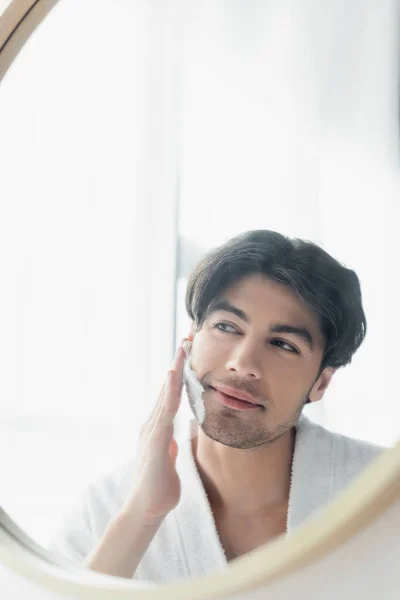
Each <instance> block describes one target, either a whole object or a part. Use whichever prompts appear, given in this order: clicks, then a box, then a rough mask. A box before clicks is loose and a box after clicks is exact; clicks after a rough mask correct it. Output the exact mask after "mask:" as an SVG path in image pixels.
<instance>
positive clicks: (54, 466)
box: [0, 0, 181, 543]
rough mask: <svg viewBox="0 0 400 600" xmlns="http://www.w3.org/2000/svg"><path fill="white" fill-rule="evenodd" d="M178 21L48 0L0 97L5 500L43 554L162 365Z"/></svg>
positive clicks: (145, 407) (148, 7)
mask: <svg viewBox="0 0 400 600" xmlns="http://www.w3.org/2000/svg"><path fill="white" fill-rule="evenodd" d="M177 7H178V5H177V3H176V2H168V3H163V2H160V1H157V0H135V1H132V0H111V1H108V2H107V1H104V0H102V1H99V0H85V2H81V1H80V0H60V2H59V3H58V4H57V5H56V6H55V8H54V9H53V11H52V12H51V13H50V14H49V16H48V17H47V18H46V20H45V21H44V23H43V24H42V25H41V26H40V27H39V28H38V30H37V31H36V32H35V34H34V35H33V37H32V39H31V40H29V41H28V43H27V45H26V47H25V48H24V49H23V50H22V52H21V54H20V56H19V57H18V58H17V60H16V61H15V64H14V65H13V66H12V68H11V69H10V71H9V72H8V74H7V75H6V77H5V79H4V80H3V82H2V85H1V90H0V169H1V175H0V181H1V184H0V185H1V201H0V279H1V288H2V293H1V295H0V331H1V335H0V364H1V377H0V407H1V409H0V413H1V415H0V422H1V431H0V455H1V456H2V459H1V473H2V476H1V484H0V489H1V496H0V503H1V504H3V506H5V507H6V508H7V509H9V510H10V512H11V515H12V516H13V517H14V518H16V519H17V520H18V521H19V522H20V524H21V525H22V526H24V527H26V529H27V530H28V532H30V533H31V534H32V535H34V537H36V538H37V539H39V540H40V541H43V543H44V542H45V541H47V536H48V535H49V534H50V526H51V525H54V524H55V521H56V518H59V517H60V516H61V513H62V512H64V510H66V509H67V508H69V505H70V504H71V502H72V500H73V499H74V498H75V496H76V494H77V493H78V492H79V491H80V489H81V488H82V487H83V486H84V485H86V484H87V483H88V482H89V481H91V480H93V479H95V478H96V477H97V476H99V475H100V474H101V473H103V472H105V471H107V470H108V469H109V468H112V467H113V466H114V465H115V464H117V463H119V462H122V461H125V460H127V459H129V457H130V456H132V455H133V454H134V452H135V446H136V444H135V437H136V435H137V433H138V429H139V426H140V425H141V424H142V423H143V421H144V420H145V418H146V417H147V415H148V414H149V412H150V410H151V408H152V406H153V405H154V403H155V401H156V396H157V395H158V390H159V387H160V385H161V381H162V379H163V377H164V374H165V373H166V371H167V369H168V368H169V365H170V361H171V354H172V351H173V340H174V320H173V314H174V301H175V286H174V278H175V262H176V256H175V247H176V210H177V192H178V168H179V164H178V158H179V154H178V144H179V121H178V116H179V97H178V94H179V73H180V61H181V48H180V40H181V24H180V16H179V15H180V13H179V11H178V9H177ZM51 519H53V521H52V522H51V523H50V521H51Z"/></svg>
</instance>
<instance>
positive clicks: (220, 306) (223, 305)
mask: <svg viewBox="0 0 400 600" xmlns="http://www.w3.org/2000/svg"><path fill="white" fill-rule="evenodd" d="M219 310H222V311H225V312H230V313H232V314H234V315H236V316H237V317H239V319H241V320H242V321H244V322H245V323H250V319H249V317H248V316H247V315H246V313H245V312H244V311H243V310H241V309H240V308H238V307H237V306H234V305H233V304H231V303H230V302H228V301H227V300H220V301H219V302H216V303H215V304H212V305H211V306H210V309H209V311H208V315H210V314H211V313H214V312H217V311H219ZM270 332H271V333H289V334H292V335H296V336H297V337H298V338H300V339H301V340H302V341H303V342H304V343H305V344H306V345H307V346H308V347H309V349H310V350H311V352H312V351H313V350H314V340H313V337H312V335H311V333H310V331H309V330H308V329H307V327H297V326H295V325H289V324H288V323H275V325H273V326H272V327H271V329H270Z"/></svg>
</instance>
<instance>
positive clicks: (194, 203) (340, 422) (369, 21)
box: [178, 0, 400, 444]
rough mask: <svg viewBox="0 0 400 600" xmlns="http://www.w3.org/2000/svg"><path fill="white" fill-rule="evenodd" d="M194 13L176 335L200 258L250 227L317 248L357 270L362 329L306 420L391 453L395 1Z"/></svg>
mask: <svg viewBox="0 0 400 600" xmlns="http://www.w3.org/2000/svg"><path fill="white" fill-rule="evenodd" d="M191 11H192V12H191V18H190V19H188V20H187V27H186V28H185V45H184V47H185V69H184V77H183V89H184V96H183V125H182V132H183V137H182V147H181V152H182V158H181V164H182V188H181V190H182V191H181V194H182V196H181V208H180V222H179V232H180V236H181V240H182V245H181V252H182V260H181V262H180V265H181V268H180V278H179V288H178V289H179V294H178V315H179V319H178V329H179V333H184V332H185V328H186V326H187V318H186V315H185V312H184V308H183V295H184V289H185V284H186V279H187V276H188V273H189V271H190V268H191V267H192V266H193V264H194V262H195V260H197V259H198V258H199V256H200V254H201V251H202V250H204V249H208V248H209V247H211V246H214V245H217V244H220V243H222V242H223V241H225V240H226V239H227V238H229V237H230V236H232V235H235V234H237V233H239V232H241V231H244V230H246V229H255V228H267V229H275V230H277V231H280V232H282V233H284V234H287V235H290V236H295V237H303V238H306V239H309V240H312V241H314V242H317V243H319V244H321V245H322V246H323V247H324V248H325V249H326V250H327V251H328V252H330V253H331V254H332V255H333V256H335V257H336V258H338V259H339V260H341V261H343V262H345V263H346V264H347V265H348V266H350V267H352V268H354V269H355V270H356V271H357V273H358V275H359V277H360V279H361V284H362V289H363V292H364V303H365V310H366V313H367V318H368V321H369V326H370V327H369V332H368V337H367V341H366V342H365V345H364V346H363V347H362V348H361V349H360V350H359V351H358V353H357V354H356V355H355V358H354V363H353V364H352V365H350V366H349V367H347V368H346V369H344V370H343V371H341V372H338V373H337V374H336V376H335V380H334V383H333V385H332V387H331V389H330V390H329V391H328V393H327V395H326V400H325V401H324V402H323V403H319V404H318V405H315V406H310V407H307V408H306V409H305V411H306V413H308V414H309V416H310V417H311V418H313V419H314V420H316V421H318V422H321V423H322V424H324V425H326V426H328V427H330V428H332V429H335V430H338V431H341V432H343V433H345V434H347V435H352V436H355V437H360V438H364V439H369V440H371V441H375V442H377V443H383V444H391V443H392V442H393V441H394V440H395V439H396V438H397V437H398V435H399V434H400V425H399V423H400V402H399V400H398V392H397V387H396V383H395V381H396V379H395V374H396V370H397V369H396V367H397V362H398V356H399V353H398V345H397V340H398V338H399V335H400V325H399V323H398V319H397V317H396V314H397V310H396V309H397V303H398V301H397V295H396V293H395V285H397V278H396V273H397V271H398V269H397V255H398V246H397V244H398V242H397V240H398V222H399V216H400V210H399V199H400V178H399V174H400V172H399V158H400V154H399V143H398V140H399V108H398V106H399V99H398V94H399V55H400V53H399V3H398V1H397V0H352V2H347V1H346V0H332V1H331V2H328V3H327V2H315V0H303V1H302V2H297V0H279V1H277V0H269V1H265V0H250V1H249V0H246V1H241V0H234V1H232V0H231V1H229V2H228V1H226V0H215V1H214V2H196V3H192V4H191ZM187 252H189V253H191V256H190V257H189V259H188V256H187Z"/></svg>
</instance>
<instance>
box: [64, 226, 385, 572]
mask: <svg viewBox="0 0 400 600" xmlns="http://www.w3.org/2000/svg"><path fill="white" fill-rule="evenodd" d="M186 308H187V311H188V314H189V316H190V318H191V320H192V323H193V326H192V330H191V332H190V335H189V340H190V341H191V342H192V351H191V357H190V359H191V367H192V369H193V370H194V371H195V373H196V374H197V378H198V380H199V381H200V383H201V384H202V386H203V388H204V394H203V402H204V409H205V411H204V415H205V416H204V420H203V421H202V422H201V423H198V422H197V421H196V420H194V421H192V422H191V423H190V428H189V431H188V432H187V433H186V434H185V435H184V436H183V437H182V439H180V440H179V441H176V440H175V438H174V428H173V422H174V417H175V416H176V414H177V411H178V408H179V405H180V398H181V389H182V378H183V369H184V362H185V353H184V351H183V349H182V345H181V346H180V347H179V348H178V351H177V354H176V357H175V360H174V364H173V366H172V369H171V370H170V371H169V372H168V378H167V381H166V383H165V385H164V387H163V390H162V392H161V394H160V398H159V402H158V404H157V406H156V408H155V410H154V411H153V414H152V415H151V416H150V418H149V420H148V422H147V423H146V424H145V426H144V427H143V429H142V432H141V439H140V447H139V452H138V460H137V461H136V463H135V465H132V464H129V465H127V466H126V467H124V468H123V469H122V470H121V471H120V472H119V473H116V474H113V475H112V476H110V477H107V478H105V479H104V480H103V481H102V482H100V483H98V484H97V485H95V486H93V487H92V488H91V490H90V491H89V493H88V495H87V497H86V498H85V499H84V501H83V502H82V505H81V506H80V507H79V509H77V510H76V511H75V512H73V513H72V515H71V516H70V519H69V521H68V522H67V523H66V525H65V528H64V531H63V532H62V533H61V534H60V536H59V537H58V540H57V542H56V544H55V547H56V548H57V549H58V550H59V551H61V552H63V553H64V554H66V555H68V556H69V557H70V558H72V559H73V560H75V561H77V562H78V561H83V562H84V564H85V565H86V566H88V567H89V568H91V569H93V570H97V571H100V572H103V573H107V574H110V575H118V576H122V577H133V576H134V577H135V578H138V579H146V580H151V581H154V582H157V583H162V582H167V581H172V580H176V579H184V578H189V577H193V576H199V575H203V574H206V573H208V572H210V571H212V570H213V569H216V568H221V567H223V566H225V565H226V564H227V562H228V561H230V560H232V559H234V558H236V557H238V556H241V555H242V554H244V553H246V552H248V551H250V550H252V549H254V548H257V547H259V546H261V545H263V544H265V543H267V542H268V541H270V540H271V539H274V538H275V537H277V536H279V535H282V534H286V533H290V531H291V530H292V529H293V528H294V527H296V526H298V525H299V524H301V523H303V522H304V521H305V520H306V519H308V518H309V517H311V516H312V515H313V514H315V512H316V511H317V510H319V509H321V508H322V507H324V506H325V505H326V504H327V503H329V502H330V500H332V498H333V497H334V496H335V495H336V494H337V493H338V492H340V491H341V490H342V489H344V488H345V487H346V486H347V485H348V484H349V483H350V481H351V480H352V479H354V477H355V476H356V475H358V474H359V473H360V471H361V470H362V469H363V468H364V467H365V466H366V465H367V464H368V463H369V462H370V461H371V460H372V459H373V458H374V457H375V456H376V455H377V454H378V453H379V452H380V451H381V450H382V448H379V447H377V446H374V445H372V444H369V443H367V442H362V441H359V440H353V439H351V438H348V437H345V436H342V435H339V434H334V433H332V432H329V431H327V430H326V429H324V428H323V427H320V426H318V425H316V424H313V423H312V422H311V421H309V420H308V419H306V418H305V417H304V416H302V410H303V407H304V406H305V404H306V403H308V402H318V401H319V400H321V399H322V397H323V395H324V393H325V391H326V389H327V387H328V385H329V383H330V381H331V379H332V376H333V375H334V373H335V371H336V370H337V369H338V368H340V367H343V366H345V365H346V364H348V363H350V361H351V358H352V356H353V354H354V352H355V351H356V350H357V349H358V347H359V346H360V344H361V343H362V341H363V339H364V336H365V333H366V319H365V315H364V312H363V308H362V300H361V291H360V285H359V281H358V278H357V276H356V274H355V273H354V272H353V271H351V270H349V269H347V268H345V267H343V266H341V265H340V264H339V263H338V262H337V261H336V260H334V259H333V258H332V257H331V256H329V255H328V254H327V253H326V252H324V251H323V250H322V249H321V248H319V247H318V246H316V245H314V244H312V243H309V242H305V241H302V240H297V239H294V240H290V239H288V238H286V237H284V236H282V235H280V234H279V233H275V232H272V231H267V230H260V231H252V232H248V233H244V234H242V235H239V236H236V237H235V238H233V239H232V240H230V241H229V242H227V243H226V244H224V245H223V246H221V247H219V248H217V249H215V250H213V251H211V252H210V253H209V254H207V256H205V257H204V259H203V260H202V261H201V262H200V263H199V265H198V266H197V267H196V268H195V270H194V272H193V273H192V275H191V278H190V280H189V282H188V288H187V294H186ZM178 451H179V452H178Z"/></svg>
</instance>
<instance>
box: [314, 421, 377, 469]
mask: <svg viewBox="0 0 400 600" xmlns="http://www.w3.org/2000/svg"><path fill="white" fill-rule="evenodd" d="M307 421H308V422H307V423H305V424H304V426H305V430H306V431H308V435H309V436H310V437H311V438H312V441H313V443H314V448H315V452H316V453H319V452H324V451H326V450H327V449H329V452H330V455H331V459H332V464H333V467H334V468H335V469H336V470H340V471H341V472H342V474H343V477H344V479H345V480H348V479H349V480H350V479H352V478H353V477H354V475H356V474H358V473H359V472H360V471H361V470H362V469H364V468H365V467H366V466H367V465H368V464H369V463H370V462H371V461H373V460H374V458H375V457H377V456H378V455H379V454H380V453H381V452H384V451H385V450H387V449H388V447H385V446H381V445H378V444H375V443H373V442H370V441H368V440H364V439H358V438H355V437H351V436H348V435H345V434H343V433H340V432H337V431H332V430H330V429H328V428H326V427H324V426H322V425H320V424H317V423H313V422H312V421H309V420H307Z"/></svg>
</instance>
